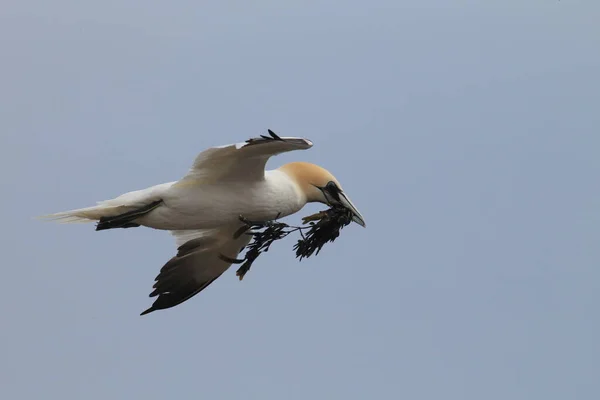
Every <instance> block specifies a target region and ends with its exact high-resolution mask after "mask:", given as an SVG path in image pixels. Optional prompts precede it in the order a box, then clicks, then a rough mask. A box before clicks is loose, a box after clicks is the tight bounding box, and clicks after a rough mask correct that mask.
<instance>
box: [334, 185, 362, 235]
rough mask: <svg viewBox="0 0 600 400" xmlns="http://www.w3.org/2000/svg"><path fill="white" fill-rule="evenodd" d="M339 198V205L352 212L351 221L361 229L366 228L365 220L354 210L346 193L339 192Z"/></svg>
mask: <svg viewBox="0 0 600 400" xmlns="http://www.w3.org/2000/svg"><path fill="white" fill-rule="evenodd" d="M339 196H340V204H341V205H342V206H344V207H345V208H347V209H348V210H350V211H352V221H354V222H356V223H357V224H359V225H360V226H362V227H363V228H366V227H367V225H366V224H365V219H364V218H363V216H362V215H361V214H360V212H359V211H358V210H357V209H356V207H355V206H354V204H352V202H351V201H350V199H349V198H348V196H346V193H344V192H341V191H340V193H339Z"/></svg>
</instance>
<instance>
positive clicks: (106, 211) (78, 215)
mask: <svg viewBox="0 0 600 400" xmlns="http://www.w3.org/2000/svg"><path fill="white" fill-rule="evenodd" d="M130 210H131V207H129V206H124V205H117V206H114V205H108V204H104V203H99V204H98V205H97V206H93V207H86V208H78V209H76V210H69V211H62V212H58V213H54V214H48V215H42V216H40V217H38V218H39V219H42V220H46V221H54V222H58V223H64V224H69V223H85V222H94V221H100V219H102V218H107V217H113V216H117V215H120V214H123V213H126V212H127V211H130Z"/></svg>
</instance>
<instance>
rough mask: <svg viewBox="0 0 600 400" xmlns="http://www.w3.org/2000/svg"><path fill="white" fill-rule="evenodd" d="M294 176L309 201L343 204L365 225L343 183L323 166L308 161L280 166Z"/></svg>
mask: <svg viewBox="0 0 600 400" xmlns="http://www.w3.org/2000/svg"><path fill="white" fill-rule="evenodd" d="M279 169H280V170H281V171H283V172H284V173H286V174H287V175H288V176H289V177H290V178H292V179H293V180H294V181H295V182H296V184H297V185H298V187H299V188H300V190H301V191H302V192H303V193H304V194H305V196H306V201H307V202H308V203H314V202H318V203H323V204H327V205H329V206H337V207H339V206H342V207H344V208H346V209H348V210H350V211H351V212H352V220H353V221H354V222H356V223H357V224H359V225H360V226H362V227H365V226H366V225H365V220H364V218H363V216H362V215H361V214H360V212H359V211H358V210H357V209H356V207H355V206H354V204H352V201H350V198H349V197H348V195H347V194H346V192H344V191H343V190H342V185H340V183H339V181H338V180H337V179H336V178H335V176H333V174H332V173H331V172H329V171H327V170H326V169H325V168H323V167H319V166H318V165H315V164H311V163H307V162H292V163H289V164H285V165H283V166H281V167H280V168H279Z"/></svg>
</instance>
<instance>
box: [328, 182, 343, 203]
mask: <svg viewBox="0 0 600 400" xmlns="http://www.w3.org/2000/svg"><path fill="white" fill-rule="evenodd" d="M325 190H326V191H327V194H329V195H330V196H331V197H332V198H333V199H334V200H336V201H340V189H339V188H338V186H337V185H336V184H335V182H333V181H329V182H328V183H327V185H325Z"/></svg>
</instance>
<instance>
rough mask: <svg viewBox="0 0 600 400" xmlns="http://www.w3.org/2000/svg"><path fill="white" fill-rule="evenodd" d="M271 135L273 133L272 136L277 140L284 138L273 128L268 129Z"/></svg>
mask: <svg viewBox="0 0 600 400" xmlns="http://www.w3.org/2000/svg"><path fill="white" fill-rule="evenodd" d="M268 132H269V135H271V137H272V138H273V139H275V140H283V139H282V138H281V137H279V135H277V134H276V133H275V132H273V131H272V130H270V129H268Z"/></svg>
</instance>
